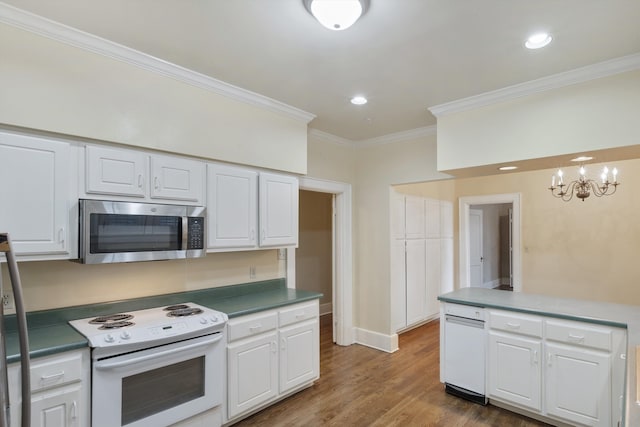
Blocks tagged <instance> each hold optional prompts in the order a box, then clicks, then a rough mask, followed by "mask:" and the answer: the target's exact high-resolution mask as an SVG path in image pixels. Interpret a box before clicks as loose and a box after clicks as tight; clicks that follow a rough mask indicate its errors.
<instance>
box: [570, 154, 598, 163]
mask: <svg viewBox="0 0 640 427" xmlns="http://www.w3.org/2000/svg"><path fill="white" fill-rule="evenodd" d="M589 160H593V157H591V156H580V157H576V158H575V159H571V161H572V162H580V163H583V162H587V161H589Z"/></svg>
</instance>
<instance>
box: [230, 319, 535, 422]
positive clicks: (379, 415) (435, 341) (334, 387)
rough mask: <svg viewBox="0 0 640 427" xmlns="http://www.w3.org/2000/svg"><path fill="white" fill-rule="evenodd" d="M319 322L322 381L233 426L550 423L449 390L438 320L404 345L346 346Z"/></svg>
mask: <svg viewBox="0 0 640 427" xmlns="http://www.w3.org/2000/svg"><path fill="white" fill-rule="evenodd" d="M331 334H332V332H331V316H323V317H322V318H321V322H320V379H319V380H318V381H316V383H315V384H314V385H313V386H312V387H310V388H307V389H305V390H303V391H301V392H299V393H297V394H295V395H293V396H291V397H289V398H288V399H285V400H283V401H281V402H279V403H277V404H275V405H273V406H270V407H269V408H267V409H265V410H263V411H261V412H259V413H257V414H255V415H253V416H252V417H250V418H247V419H245V420H243V421H241V422H239V423H237V424H236V426H305V427H311V426H380V427H381V426H487V427H489V426H491V427H494V426H504V427H518V426H520V427H525V426H545V425H547V424H544V423H541V422H538V421H535V420H532V419H529V418H526V417H522V416H520V415H517V414H514V413H511V412H509V411H506V410H503V409H500V408H497V407H495V406H491V405H488V406H481V405H477V404H474V403H470V402H467V401H465V400H463V399H460V398H457V397H454V396H451V395H449V394H447V393H445V392H444V386H443V385H442V384H441V383H440V382H439V369H440V368H439V358H440V354H439V324H438V322H437V321H435V322H431V323H428V324H426V325H424V326H421V327H419V328H416V329H413V330H411V331H408V332H405V333H403V334H402V335H400V350H398V351H397V352H395V353H393V354H388V353H384V352H381V351H378V350H374V349H371V348H368V347H364V346H361V345H352V346H349V347H341V346H338V345H335V344H333V343H332V342H331V341H332V338H331Z"/></svg>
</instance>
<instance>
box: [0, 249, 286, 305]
mask: <svg viewBox="0 0 640 427" xmlns="http://www.w3.org/2000/svg"><path fill="white" fill-rule="evenodd" d="M250 267H255V269H256V277H255V279H250V278H249V268H250ZM18 268H19V270H20V277H21V279H22V286H23V292H24V300H25V304H26V309H27V310H28V311H33V310H44V309H51V308H59V307H66V306H73V305H81V304H91V303H98V302H107V301H117V300H122V299H129V298H137V297H145V296H150V295H160V294H168V293H174V292H183V291H191V290H197V289H205V288H213V287H218V286H225V285H234V284H238V283H247V282H253V281H259V280H268V279H275V278H279V277H284V276H285V266H284V263H283V262H282V261H278V255H277V251H275V250H265V251H251V252H230V253H213V254H208V255H207V256H206V257H205V258H199V259H190V260H172V261H155V262H135V263H122V264H97V265H85V264H78V263H75V262H71V261H29V262H19V263H18ZM1 270H2V277H3V284H4V287H5V289H6V287H7V286H9V275H8V272H7V268H6V264H4V263H3V264H2V266H1Z"/></svg>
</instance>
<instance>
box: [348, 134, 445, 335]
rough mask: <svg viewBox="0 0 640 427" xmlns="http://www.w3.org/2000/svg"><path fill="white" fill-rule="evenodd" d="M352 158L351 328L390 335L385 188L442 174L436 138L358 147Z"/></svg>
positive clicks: (386, 190) (387, 196)
mask: <svg viewBox="0 0 640 427" xmlns="http://www.w3.org/2000/svg"><path fill="white" fill-rule="evenodd" d="M356 158H357V161H356V172H357V173H356V197H355V199H354V228H355V234H356V240H355V249H354V264H355V268H356V269H357V281H356V284H355V286H354V305H355V307H356V315H355V318H354V324H355V326H356V327H360V328H363V329H367V330H371V331H376V332H380V333H386V334H391V333H392V331H391V315H390V311H391V309H390V302H389V301H390V271H389V264H390V258H389V245H390V242H389V238H390V237H389V236H390V233H389V207H390V204H389V199H390V191H389V189H390V186H392V185H394V184H401V183H407V182H419V181H426V180H433V179H442V178H445V177H447V175H444V174H440V173H438V172H436V166H435V161H436V138H435V135H431V136H424V137H420V138H416V139H413V140H410V141H405V142H401V143H394V144H383V145H372V146H366V147H363V148H359V149H357V153H356Z"/></svg>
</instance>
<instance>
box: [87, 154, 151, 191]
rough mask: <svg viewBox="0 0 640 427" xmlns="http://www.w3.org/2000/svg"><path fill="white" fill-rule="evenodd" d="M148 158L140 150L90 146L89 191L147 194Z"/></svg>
mask: <svg viewBox="0 0 640 427" xmlns="http://www.w3.org/2000/svg"><path fill="white" fill-rule="evenodd" d="M147 158H148V156H147V154H145V153H141V152H138V151H133V150H118V149H114V148H105V147H95V146H88V147H87V151H86V175H87V181H86V183H87V188H86V192H87V193H89V194H111V195H117V196H131V197H140V198H144V197H146V195H147V188H148V182H147V177H148V175H149V174H148V172H147Z"/></svg>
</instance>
